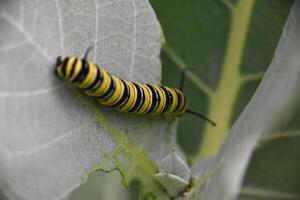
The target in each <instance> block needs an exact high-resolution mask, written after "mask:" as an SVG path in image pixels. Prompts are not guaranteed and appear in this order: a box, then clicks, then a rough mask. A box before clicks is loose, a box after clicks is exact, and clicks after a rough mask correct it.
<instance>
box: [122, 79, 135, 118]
mask: <svg viewBox="0 0 300 200" xmlns="http://www.w3.org/2000/svg"><path fill="white" fill-rule="evenodd" d="M125 83H126V84H127V86H128V89H129V91H130V92H129V98H128V100H127V102H126V104H125V105H124V106H122V107H121V111H124V112H127V111H128V110H130V109H131V108H132V107H133V106H134V104H135V101H136V93H137V91H136V88H135V87H134V86H133V84H132V83H131V82H128V81H125Z"/></svg>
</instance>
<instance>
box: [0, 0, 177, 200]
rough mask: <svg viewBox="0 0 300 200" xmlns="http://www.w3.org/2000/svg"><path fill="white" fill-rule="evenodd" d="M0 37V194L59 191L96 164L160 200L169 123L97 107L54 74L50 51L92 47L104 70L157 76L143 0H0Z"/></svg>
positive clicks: (150, 15)
mask: <svg viewBox="0 0 300 200" xmlns="http://www.w3.org/2000/svg"><path fill="white" fill-rule="evenodd" d="M0 35H1V37H0V70H1V73H0V80H1V81H0V110H1V114H0V136H1V140H0V155H1V156H0V191H1V192H0V193H4V195H5V196H6V197H8V198H9V199H39V200H40V199H64V198H66V197H67V196H68V195H69V194H70V193H71V192H72V191H73V190H74V188H76V187H78V186H79V185H80V184H82V183H84V182H85V180H86V178H87V177H88V175H89V174H90V173H91V172H92V171H95V170H99V169H102V168H103V169H105V170H111V169H115V170H116V171H118V172H120V174H121V175H122V176H123V184H124V185H128V184H129V183H130V182H131V181H132V180H137V181H139V182H140V183H141V184H142V186H143V187H144V189H143V192H144V194H145V195H150V196H160V198H162V199H168V195H167V194H166V192H165V191H164V190H163V189H162V187H161V186H160V185H159V184H158V183H157V182H156V181H155V180H154V177H153V175H154V174H155V173H156V170H157V167H156V162H158V161H159V160H161V159H162V158H163V157H164V155H166V154H167V153H169V151H170V149H172V148H173V147H174V146H175V144H174V134H173V133H174V128H173V125H172V123H173V122H172V121H170V120H166V119H164V118H161V117H158V118H154V117H147V116H135V115H130V114H126V113H125V114H124V113H120V112H116V111H113V110H112V109H110V108H104V107H103V106H100V105H99V104H97V103H95V102H94V101H93V100H91V99H89V98H86V97H85V96H83V95H82V94H81V93H80V92H79V91H77V90H74V89H73V88H71V87H69V86H68V85H66V84H65V83H63V82H62V81H60V80H59V79H57V78H56V77H55V76H54V73H53V71H54V63H55V59H56V57H58V56H60V55H66V56H68V55H76V56H79V57H82V56H83V54H84V52H85V50H86V49H87V48H88V47H89V46H94V52H93V55H92V56H91V58H90V59H91V60H93V61H94V62H95V63H99V64H101V65H103V66H104V67H105V68H106V69H107V70H108V71H109V72H111V73H112V74H114V75H117V76H120V77H121V78H123V79H127V80H130V81H139V82H147V83H157V82H158V80H159V79H160V61H159V53H160V43H159V40H160V37H161V30H160V26H159V23H158V21H157V19H156V17H155V14H154V12H153V10H152V8H151V6H150V5H149V2H148V1H142V0H132V1H110V0H99V1H83V0H74V1H73V0H72V1H69V0H54V1H46V0H43V1H8V0H4V1H0ZM1 195H2V194H1Z"/></svg>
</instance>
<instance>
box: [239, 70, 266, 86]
mask: <svg viewBox="0 0 300 200" xmlns="http://www.w3.org/2000/svg"><path fill="white" fill-rule="evenodd" d="M264 75H265V72H261V73H255V74H247V75H244V76H242V77H241V82H242V83H241V84H245V83H248V82H254V81H260V80H262V79H263V77H264Z"/></svg>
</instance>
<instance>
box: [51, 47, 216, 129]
mask: <svg viewBox="0 0 300 200" xmlns="http://www.w3.org/2000/svg"><path fill="white" fill-rule="evenodd" d="M91 49H92V48H91V47H90V48H88V49H87V51H86V53H85V55H84V57H83V58H78V57H75V56H69V57H62V56H59V57H58V58H57V60H56V64H55V74H56V75H57V76H58V77H60V78H62V79H65V80H66V81H68V82H71V83H72V84H74V85H75V86H76V87H77V88H79V89H80V90H82V91H83V92H84V93H85V94H86V95H88V96H91V97H94V98H96V99H97V101H98V102H99V103H100V104H102V105H106V106H110V107H112V108H114V109H116V110H119V111H122V112H129V113H137V114H149V115H168V116H181V115H183V114H184V113H186V112H188V113H190V114H193V115H196V116H199V117H201V118H203V119H205V120H207V121H209V122H210V123H211V124H212V125H214V126H215V123H214V122H213V121H211V120H210V119H208V118H207V117H205V116H203V115H202V114H200V113H196V112H194V111H191V110H189V109H188V108H187V99H186V97H185V95H184V94H183V92H182V91H181V90H179V89H177V88H171V87H167V86H160V85H155V84H144V83H135V82H130V81H126V80H123V79H120V78H117V77H115V76H113V75H111V74H110V73H109V72H107V71H106V70H105V69H104V68H103V67H102V66H99V65H97V64H95V63H93V62H92V61H88V60H87V57H88V54H89V52H90V50H91Z"/></svg>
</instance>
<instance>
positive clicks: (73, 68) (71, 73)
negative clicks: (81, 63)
mask: <svg viewBox="0 0 300 200" xmlns="http://www.w3.org/2000/svg"><path fill="white" fill-rule="evenodd" d="M77 60H78V58H75V61H74V63H73V65H72V68H71V72H70V76H69V79H70V78H71V77H72V75H73V74H74V71H75V66H76V63H77Z"/></svg>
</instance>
